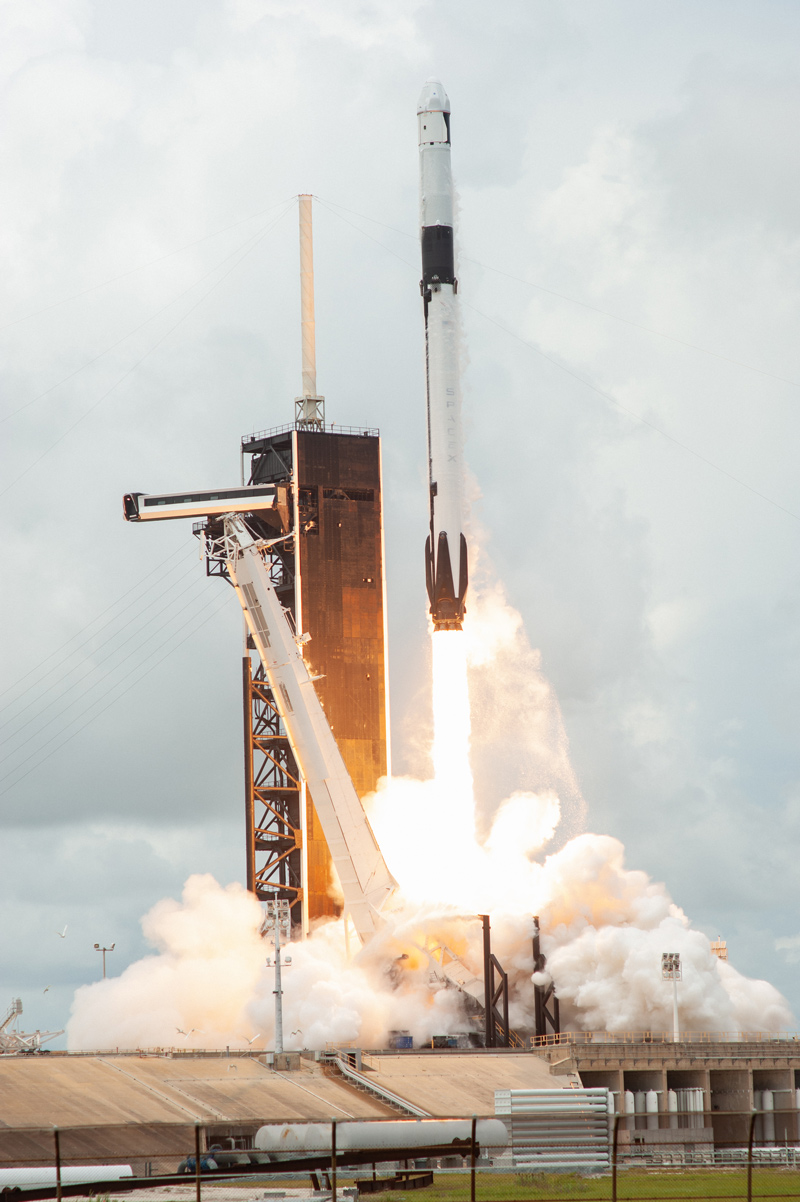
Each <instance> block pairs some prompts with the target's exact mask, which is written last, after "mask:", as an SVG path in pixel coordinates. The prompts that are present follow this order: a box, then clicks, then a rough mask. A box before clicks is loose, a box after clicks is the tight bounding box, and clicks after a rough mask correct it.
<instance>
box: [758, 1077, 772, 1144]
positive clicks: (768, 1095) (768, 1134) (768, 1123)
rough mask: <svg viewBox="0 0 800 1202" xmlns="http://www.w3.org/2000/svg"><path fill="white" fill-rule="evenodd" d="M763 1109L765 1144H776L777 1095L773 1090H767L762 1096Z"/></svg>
mask: <svg viewBox="0 0 800 1202" xmlns="http://www.w3.org/2000/svg"><path fill="white" fill-rule="evenodd" d="M761 1109H762V1110H764V1111H765V1114H764V1143H765V1144H774V1143H775V1115H774V1113H773V1111H774V1110H775V1095H774V1093H773V1092H772V1090H771V1089H765V1090H764V1092H763V1093H762V1095H761Z"/></svg>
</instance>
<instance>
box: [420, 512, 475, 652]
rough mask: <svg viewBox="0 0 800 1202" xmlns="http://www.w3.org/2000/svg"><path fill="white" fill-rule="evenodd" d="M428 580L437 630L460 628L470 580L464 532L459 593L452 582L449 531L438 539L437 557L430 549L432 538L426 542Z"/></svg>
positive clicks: (433, 617) (461, 541)
mask: <svg viewBox="0 0 800 1202" xmlns="http://www.w3.org/2000/svg"><path fill="white" fill-rule="evenodd" d="M425 580H426V584H427V586H428V599H429V601H430V614H431V618H432V619H433V629H434V630H461V629H462V627H463V625H464V615H465V613H466V612H467V607H466V605H465V604H464V599H465V597H466V595H467V585H468V583H469V568H468V566H467V540H466V539H465V538H464V535H463V534H462V535H461V536H460V546H459V572H458V592H456V588H455V584H454V581H453V565H452V562H451V560H450V547H449V545H448V542H447V534H446V533H445V531H444V530H442V531H441V532H440V534H439V538H438V546H437V552H436V556H435V557H434V555H433V552H432V550H431V539H430V535H429V536H428V538H427V540H426V542H425Z"/></svg>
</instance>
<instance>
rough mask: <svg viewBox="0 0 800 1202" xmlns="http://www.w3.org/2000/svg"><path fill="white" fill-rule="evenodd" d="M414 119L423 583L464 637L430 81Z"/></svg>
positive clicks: (437, 86)
mask: <svg viewBox="0 0 800 1202" xmlns="http://www.w3.org/2000/svg"><path fill="white" fill-rule="evenodd" d="M417 118H418V124H419V166H420V218H421V221H420V224H421V227H422V229H421V241H422V280H421V281H420V290H421V292H422V300H423V305H424V311H425V359H426V369H427V370H426V375H427V393H428V468H429V484H430V512H431V526H430V534H429V536H428V541H427V543H426V546H425V576H426V583H427V586H428V598H429V600H430V613H431V617H432V619H433V628H434V630H461V627H462V624H463V621H464V613H465V612H466V611H465V607H464V598H465V596H466V592H467V581H468V568H467V541H466V539H465V538H464V534H463V532H462V524H463V520H464V519H463V501H462V488H463V471H462V451H461V443H462V437H461V396H460V390H459V379H458V375H459V373H458V309H457V306H458V300H457V299H456V294H457V292H458V281H457V280H456V277H455V270H454V254H453V177H452V174H451V170H450V101H449V100H448V99H447V93H446V92H445V90H444V88H443V87H442V85H441V83H440V82H439V81H438V80H436V79H430V80H428V82H427V83H426V84H425V87H424V88H423V89H422V95H421V96H420V98H419V104H418V105H417Z"/></svg>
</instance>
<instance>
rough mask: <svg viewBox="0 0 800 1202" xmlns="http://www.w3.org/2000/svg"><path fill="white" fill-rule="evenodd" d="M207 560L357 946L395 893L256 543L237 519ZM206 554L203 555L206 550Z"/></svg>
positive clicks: (230, 518)
mask: <svg viewBox="0 0 800 1202" xmlns="http://www.w3.org/2000/svg"><path fill="white" fill-rule="evenodd" d="M223 526H224V534H223V536H222V538H221V539H218V540H215V541H214V543H213V552H212V553H213V555H214V556H215V557H216V556H217V555H219V554H220V553H222V555H224V558H225V562H226V566H227V569H228V574H229V576H230V579H231V582H232V584H233V586H234V588H235V589H236V594H237V596H238V598H239V601H240V603H241V606H242V610H243V611H244V616H245V620H246V622H247V627H248V629H249V631H250V634H251V635H252V637H253V640H254V642H255V644H256V647H257V648H258V653H259V655H260V657H261V662H262V664H263V666H264V672H265V673H266V676H267V679H268V681H269V683H270V687H271V689H272V695H273V697H274V699H275V704H276V705H277V707H278V711H279V713H280V716H281V719H282V721H283V724H284V726H285V728H286V733H287V736H288V738H289V743H290V745H291V748H292V751H293V752H294V755H295V758H296V760H297V763H298V765H299V767H300V771H301V772H302V774H303V777H304V778H305V781H306V783H307V785H308V788H309V790H310V792H311V796H312V798H313V801H314V808H315V810H316V812H317V816H318V817H319V820H320V823H321V824H322V830H323V833H324V835H325V841H326V842H327V844H328V848H329V849H330V853H331V858H332V859H333V863H334V865H335V867H336V872H337V875H338V877H339V882H340V884H341V887H342V893H343V894H344V909H345V913H349V914H350V917H351V919H352V921H353V925H354V927H355V929H356V932H357V933H358V936H359V938H360V939H361V940H362V942H366V941H367V940H368V939H369V938H370V937H371V936H372V935H373V934H374V933H375V932H376V930H377V929H378V927H379V926H380V918H379V917H378V916H379V914H380V912H381V910H382V909H383V908H384V906H385V905H386V903H387V901H388V900H389V898H390V897H391V896H392V894H393V893H394V892H395V890H396V889H397V882H396V881H395V879H394V877H393V876H392V874H391V873H390V871H389V869H388V867H387V866H386V861H385V860H384V858H383V855H382V854H381V849H380V847H379V846H378V842H377V840H376V838H375V835H374V834H373V832H372V827H371V826H370V824H369V820H368V818H367V816H366V814H365V813H364V808H363V806H362V804H361V800H360V798H359V796H358V794H357V793H356V791H355V788H354V786H353V782H352V780H351V779H350V774H349V773H348V771H347V768H346V766H345V763H344V760H343V759H342V754H341V752H340V751H339V748H338V746H337V743H336V740H335V738H334V737H333V732H332V731H331V728H330V725H329V723H328V719H327V717H326V716H325V711H324V710H323V708H322V705H321V704H320V701H319V698H318V697H317V692H316V689H315V688H314V682H313V680H312V678H311V676H310V675H309V672H308V668H307V667H306V664H305V661H304V659H303V656H302V654H301V652H300V647H299V645H298V643H299V642H301V640H299V639H298V638H297V637H296V636H295V634H294V632H293V631H292V628H291V626H290V624H289V621H288V619H287V616H286V613H285V612H284V609H283V606H282V605H281V603H280V601H279V599H278V596H277V594H276V592H275V589H274V588H273V586H272V582H271V580H270V578H269V571H268V568H267V564H266V563H265V560H264V557H263V555H262V554H261V550H260V547H261V545H262V544H261V543H260V542H259V541H258V540H257V539H255V538H254V537H253V535H252V534H251V533H250V531H249V530H248V528H247V526H246V525H245V523H244V520H243V519H242V517H241V516H240V515H239V514H228V515H226V516H225V518H224V520H223ZM208 550H211V548H210V547H209V548H208Z"/></svg>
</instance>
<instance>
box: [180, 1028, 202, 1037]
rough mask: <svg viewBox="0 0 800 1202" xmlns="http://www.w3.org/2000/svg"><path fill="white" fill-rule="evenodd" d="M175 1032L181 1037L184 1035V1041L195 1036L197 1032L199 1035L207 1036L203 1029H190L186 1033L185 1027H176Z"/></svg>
mask: <svg viewBox="0 0 800 1202" xmlns="http://www.w3.org/2000/svg"><path fill="white" fill-rule="evenodd" d="M175 1030H176V1031H177V1032H178V1034H179V1035H182V1036H183V1037H184V1039H188V1038H189V1036H190V1035H194V1033H195V1031H196V1032H197V1034H198V1035H205V1031H204V1030H203V1028H202V1027H190V1028H189V1030H188V1031H184V1029H183V1027H176V1028H175Z"/></svg>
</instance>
